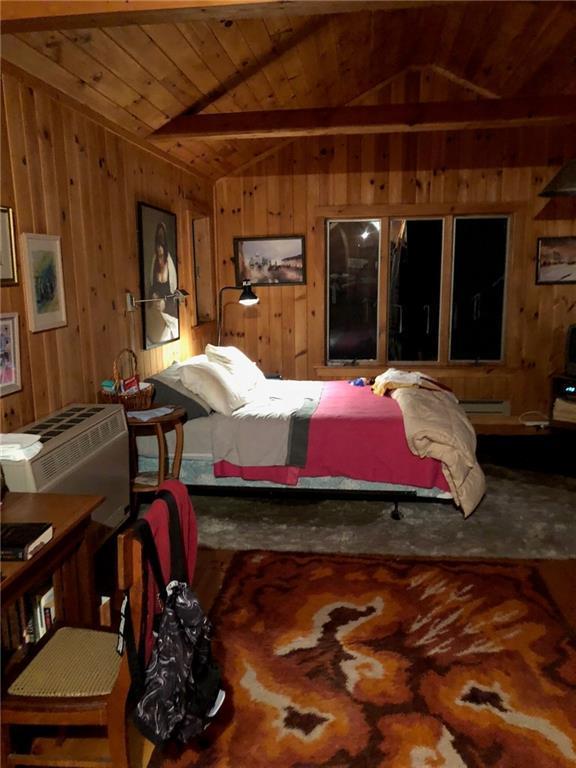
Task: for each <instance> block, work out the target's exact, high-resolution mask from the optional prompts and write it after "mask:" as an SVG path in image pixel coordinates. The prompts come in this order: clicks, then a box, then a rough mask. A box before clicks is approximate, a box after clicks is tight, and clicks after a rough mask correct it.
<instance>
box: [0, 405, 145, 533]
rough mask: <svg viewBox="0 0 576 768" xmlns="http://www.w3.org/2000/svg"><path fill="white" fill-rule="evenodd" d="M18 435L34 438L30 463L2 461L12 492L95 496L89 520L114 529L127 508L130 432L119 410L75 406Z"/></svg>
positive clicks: (124, 516)
mask: <svg viewBox="0 0 576 768" xmlns="http://www.w3.org/2000/svg"><path fill="white" fill-rule="evenodd" d="M20 432H27V433H32V434H36V435H38V436H39V437H40V441H41V442H42V450H41V451H40V452H39V453H38V454H36V456H34V457H33V458H32V459H27V460H22V461H7V460H3V461H2V468H3V470H4V475H5V477H6V483H7V485H8V488H9V490H10V491H24V492H32V493H34V492H40V491H41V492H43V493H79V494H97V495H99V496H104V497H105V500H104V501H103V502H102V504H100V506H99V507H97V508H96V509H95V510H94V512H93V514H92V519H93V520H96V521H97V522H99V523H102V524H104V525H107V526H110V527H111V528H116V527H117V526H118V525H120V523H121V522H123V520H124V519H125V518H126V515H127V512H128V507H129V503H130V469H129V448H128V427H127V425H126V417H125V415H124V408H123V407H122V406H121V405H79V404H73V405H69V406H67V407H66V408H63V409H62V410H60V411H56V412H55V413H53V414H51V415H50V416H46V417H45V418H43V419H41V420H40V421H34V422H32V423H31V424H27V425H26V426H25V427H22V428H21V429H20Z"/></svg>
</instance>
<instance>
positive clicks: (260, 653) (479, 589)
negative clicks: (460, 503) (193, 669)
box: [186, 551, 576, 768]
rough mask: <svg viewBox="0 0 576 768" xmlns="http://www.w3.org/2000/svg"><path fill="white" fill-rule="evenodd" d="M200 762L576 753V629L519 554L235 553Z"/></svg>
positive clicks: (433, 765) (478, 762) (504, 760)
mask: <svg viewBox="0 0 576 768" xmlns="http://www.w3.org/2000/svg"><path fill="white" fill-rule="evenodd" d="M212 618H213V621H214V625H215V629H216V634H217V640H216V642H215V652H216V655H217V656H218V658H219V661H220V663H221V666H222V670H223V674H224V677H225V681H226V689H227V693H228V697H227V701H226V703H225V706H224V708H223V710H221V713H219V715H218V717H217V719H216V721H215V722H214V723H213V724H212V725H211V726H210V727H209V729H208V730H207V731H206V732H205V733H206V743H205V744H204V746H203V749H202V750H201V751H200V752H199V753H198V755H197V756H195V755H194V756H192V755H191V754H190V752H187V757H188V758H189V760H187V761H186V762H187V765H194V766H195V768H312V767H313V766H330V767H331V768H380V767H382V768H384V766H386V767H388V766H390V767H391V768H392V767H393V768H439V767H440V766H445V767H446V768H463V767H464V766H466V767H467V768H485V767H487V766H499V768H500V767H501V768H519V767H520V766H526V767H527V768H528V767H530V768H532V767H533V768H536V767H537V768H563V766H566V768H567V767H568V766H574V765H575V764H576V639H575V638H574V636H573V635H571V633H570V630H569V628H568V627H567V625H566V624H565V623H564V622H563V619H562V617H561V615H560V614H559V612H558V611H557V609H556V607H555V606H554V604H553V603H552V602H551V600H550V598H549V597H548V595H547V593H546V590H545V588H544V586H543V585H542V583H541V581H540V579H539V576H538V574H537V572H536V571H535V570H534V569H533V568H532V567H530V566H527V565H522V564H514V563H508V564H495V563H482V562H461V561H460V562H458V561H438V562H435V561H424V560H422V561H416V560H412V561H408V560H390V559H386V558H382V557H373V556H345V555H322V554H291V553H277V552H276V553H272V552H260V551H257V552H243V553H238V554H237V555H236V556H235V558H234V560H233V562H232V564H231V567H230V569H229V571H228V574H227V577H226V582H225V585H224V588H223V590H222V592H221V594H220V596H219V598H218V601H217V603H216V605H215V608H214V610H213V614H212Z"/></svg>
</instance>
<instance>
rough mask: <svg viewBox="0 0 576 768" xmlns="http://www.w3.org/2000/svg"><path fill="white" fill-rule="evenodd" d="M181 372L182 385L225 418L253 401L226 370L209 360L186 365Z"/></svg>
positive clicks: (183, 365)
mask: <svg viewBox="0 0 576 768" xmlns="http://www.w3.org/2000/svg"><path fill="white" fill-rule="evenodd" d="M179 370H180V381H181V382H182V384H184V386H185V387H187V388H188V389H189V390H190V391H191V392H193V393H194V394H195V395H199V396H200V397H201V398H202V399H203V400H205V401H206V402H207V403H208V405H209V406H210V407H211V408H212V409H213V410H214V411H217V412H218V413H223V414H224V415H225V416H230V414H231V413H233V411H235V410H236V409H237V408H240V407H241V406H242V405H245V404H246V403H247V402H249V401H250V400H251V399H252V398H251V396H250V393H249V391H248V390H247V389H246V388H245V387H242V386H239V385H238V383H237V382H236V381H235V379H234V377H233V376H231V374H229V373H228V371H227V370H226V369H225V368H223V367H222V366H221V365H217V364H216V363H211V362H210V361H209V360H196V361H194V362H192V363H184V364H182V365H181V366H180V368H179Z"/></svg>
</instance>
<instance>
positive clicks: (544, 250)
mask: <svg viewBox="0 0 576 768" xmlns="http://www.w3.org/2000/svg"><path fill="white" fill-rule="evenodd" d="M536 283H537V284H538V285H545V284H551V283H576V237H539V238H538V255H537V259H536Z"/></svg>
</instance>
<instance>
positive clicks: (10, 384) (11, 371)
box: [0, 312, 22, 397]
mask: <svg viewBox="0 0 576 768" xmlns="http://www.w3.org/2000/svg"><path fill="white" fill-rule="evenodd" d="M20 389H22V384H21V381H20V336H19V329H18V315H17V314H16V312H10V313H7V314H2V315H0V397H4V395H10V394H12V392H18V391H19V390H20Z"/></svg>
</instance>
